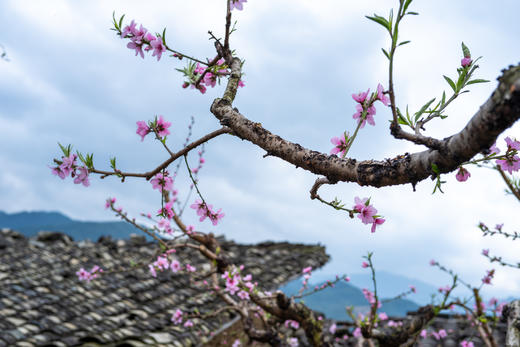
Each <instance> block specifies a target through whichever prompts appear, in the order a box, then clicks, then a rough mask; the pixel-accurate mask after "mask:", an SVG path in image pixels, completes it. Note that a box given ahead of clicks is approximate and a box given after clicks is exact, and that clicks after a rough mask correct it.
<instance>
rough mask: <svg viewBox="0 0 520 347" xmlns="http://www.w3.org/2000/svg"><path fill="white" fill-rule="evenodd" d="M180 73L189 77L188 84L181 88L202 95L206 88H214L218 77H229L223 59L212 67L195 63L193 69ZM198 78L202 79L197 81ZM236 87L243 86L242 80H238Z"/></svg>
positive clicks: (185, 83)
mask: <svg viewBox="0 0 520 347" xmlns="http://www.w3.org/2000/svg"><path fill="white" fill-rule="evenodd" d="M189 66H192V65H189ZM182 71H183V72H184V74H185V75H186V76H187V77H189V82H184V83H183V84H182V87H183V88H188V87H190V86H191V89H194V88H197V89H198V90H199V91H200V92H201V93H202V94H204V93H206V91H207V87H211V88H214V87H215V86H216V85H217V82H219V78H220V76H224V75H229V73H230V71H229V69H228V66H227V65H226V64H225V60H224V59H223V58H221V59H219V60H217V63H216V65H214V66H208V67H204V66H202V65H201V64H200V63H197V64H196V65H195V66H194V67H192V68H188V69H185V70H182ZM200 76H202V79H201V80H200V81H199V79H200V78H201V77H200ZM238 86H239V87H241V88H242V87H244V86H245V84H244V82H243V81H242V80H239V81H238Z"/></svg>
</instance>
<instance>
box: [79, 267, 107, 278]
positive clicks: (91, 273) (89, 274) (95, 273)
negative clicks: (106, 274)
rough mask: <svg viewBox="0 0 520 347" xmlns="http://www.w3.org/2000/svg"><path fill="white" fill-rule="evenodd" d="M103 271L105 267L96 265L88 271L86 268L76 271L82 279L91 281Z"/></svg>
mask: <svg viewBox="0 0 520 347" xmlns="http://www.w3.org/2000/svg"><path fill="white" fill-rule="evenodd" d="M102 272H103V269H102V268H100V267H99V266H97V265H95V266H94V267H92V269H91V270H90V271H87V270H85V269H84V268H81V269H79V271H77V272H76V276H78V278H79V280H80V281H87V282H90V281H92V280H93V279H95V278H97V277H98V275H99V274H100V273H102Z"/></svg>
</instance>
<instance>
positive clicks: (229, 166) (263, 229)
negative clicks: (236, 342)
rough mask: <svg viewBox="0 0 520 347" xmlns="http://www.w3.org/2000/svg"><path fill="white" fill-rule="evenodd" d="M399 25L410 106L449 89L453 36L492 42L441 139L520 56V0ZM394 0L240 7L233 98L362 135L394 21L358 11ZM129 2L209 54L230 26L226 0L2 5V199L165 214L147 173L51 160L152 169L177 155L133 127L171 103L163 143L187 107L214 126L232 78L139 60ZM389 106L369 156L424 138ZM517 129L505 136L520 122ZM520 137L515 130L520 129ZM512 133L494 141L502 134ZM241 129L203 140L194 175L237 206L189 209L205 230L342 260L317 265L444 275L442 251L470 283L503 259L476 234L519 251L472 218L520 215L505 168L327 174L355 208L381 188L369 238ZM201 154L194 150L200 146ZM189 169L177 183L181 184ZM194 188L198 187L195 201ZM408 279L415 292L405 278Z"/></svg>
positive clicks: (474, 46)
mask: <svg viewBox="0 0 520 347" xmlns="http://www.w3.org/2000/svg"><path fill="white" fill-rule="evenodd" d="M416 2H417V3H416V4H415V2H414V3H413V4H412V7H411V9H412V10H415V11H418V12H419V13H420V16H410V17H407V18H406V19H405V21H404V24H403V26H402V28H401V31H400V33H401V38H402V39H403V40H411V41H412V43H411V44H409V45H406V46H404V47H402V49H400V50H399V51H398V53H397V61H396V68H395V72H396V87H397V100H398V103H399V105H400V106H401V107H405V106H406V105H407V104H408V105H409V107H410V109H411V110H417V109H418V108H419V107H420V106H421V105H422V104H424V103H425V102H426V101H427V100H429V99H431V98H432V97H436V96H440V95H441V94H442V91H443V90H446V91H447V92H448V88H449V87H448V86H447V84H446V83H445V82H444V80H443V78H442V75H443V74H444V75H448V76H454V74H456V72H455V70H456V68H457V66H458V65H459V63H460V59H461V51H460V42H461V41H464V42H465V43H466V44H467V45H468V46H469V47H470V49H471V51H472V54H473V56H475V57H476V56H483V59H482V60H481V64H480V65H481V68H480V69H479V70H478V77H480V78H486V79H489V80H491V82H490V83H488V84H486V85H476V86H472V87H471V93H468V94H464V95H462V96H461V97H460V99H459V100H457V102H456V103H455V104H454V105H453V106H452V107H450V108H449V109H448V112H447V114H448V115H449V116H450V117H449V118H448V119H446V120H444V121H440V122H437V123H432V124H431V125H430V127H429V128H428V134H429V135H431V136H438V137H441V138H442V137H445V136H449V135H451V134H453V133H455V132H458V131H459V130H460V129H461V128H462V127H463V126H464V125H465V124H466V122H467V121H468V120H469V118H470V117H471V116H472V115H473V114H474V113H475V112H476V111H477V110H478V108H479V106H480V105H481V104H483V103H484V101H485V100H486V99H487V98H488V97H489V95H490V93H491V92H492V91H493V90H494V88H495V87H496V82H495V81H496V77H497V76H498V75H499V73H500V70H501V69H502V68H504V67H507V66H508V65H510V64H515V63H518V62H519V60H520V38H519V37H518V30H517V27H516V23H517V20H516V17H515V16H517V14H518V13H519V12H520V3H519V2H518V1H516V0H503V1H501V2H500V6H498V5H494V6H491V5H489V2H485V1H479V2H475V1H469V0H468V1H466V0H464V1H456V2H454V1H447V0H439V1H435V2H433V1H416ZM396 3H397V1H394V2H392V1H388V0H384V1H383V0H380V1H356V2H354V1H344V0H326V1H319V2H318V1H312V0H286V1H276V0H261V1H259V0H249V2H248V3H246V4H245V9H244V11H242V12H234V13H233V15H234V18H235V19H237V20H238V23H237V28H238V31H237V32H235V33H234V34H233V36H232V45H233V47H234V48H235V49H236V52H237V54H238V55H239V56H240V57H241V58H243V59H245V61H246V62H245V65H244V71H245V73H246V75H245V77H244V81H245V83H246V87H245V88H243V89H241V90H240V91H239V94H238V96H237V98H236V101H235V106H236V107H237V108H238V109H239V110H240V111H241V112H242V113H243V114H244V115H246V116H247V117H248V118H250V119H252V120H254V121H256V122H261V123H262V125H263V126H265V127H266V128H267V129H269V130H271V131H273V132H275V133H277V134H279V135H281V136H283V137H285V138H286V139H288V140H291V141H294V142H297V143H300V144H301V145H303V146H305V147H307V148H312V149H315V150H318V151H322V152H329V151H330V149H331V144H330V142H329V139H330V138H331V137H333V136H338V135H340V134H341V133H342V132H343V131H344V130H350V131H352V130H353V129H354V127H355V123H354V121H353V119H352V114H353V113H354V107H355V103H354V101H353V100H352V99H351V97H350V95H351V94H352V93H354V92H359V91H363V90H366V89H368V88H372V90H373V89H374V88H375V87H376V86H377V83H378V82H381V83H383V85H385V86H387V84H388V82H387V66H386V59H385V58H384V56H383V54H382V53H381V47H386V46H387V45H388V44H389V42H388V40H387V36H386V35H385V33H384V32H383V30H382V29H381V28H380V27H378V26H377V25H376V24H374V23H372V22H370V21H368V20H367V19H366V18H365V17H364V16H365V15H371V14H373V13H374V12H376V13H379V14H386V13H388V10H389V8H390V7H391V6H392V5H394V6H395V4H396ZM113 11H115V12H116V14H117V15H121V14H126V18H127V19H128V20H130V19H135V20H136V21H137V22H138V23H143V25H144V26H145V27H146V28H148V29H149V30H150V31H152V32H162V29H163V28H164V27H166V28H167V31H166V33H167V34H166V35H167V36H166V37H167V41H168V44H169V46H171V47H174V48H176V49H178V50H180V51H182V52H185V53H189V54H192V55H194V56H197V57H200V58H201V59H205V58H212V57H213V56H214V51H213V47H212V44H211V42H210V41H209V40H208V34H207V31H208V30H212V31H213V32H214V33H215V34H216V35H222V30H223V24H224V22H223V19H224V14H225V1H224V0H219V1H217V0H204V1H203V0H196V1H194V0H192V1H181V0H174V1H173V0H172V1H169V2H167V3H166V2H154V3H153V5H152V6H151V5H150V3H148V2H147V3H146V4H144V3H143V2H141V1H110V2H107V1H88V2H87V1H66V0H63V1H59V0H52V1H45V2H39V1H19V0H11V1H9V0H6V1H2V2H0V29H1V33H2V34H1V35H0V43H1V44H2V45H3V46H4V47H5V48H6V50H7V53H8V57H9V59H10V61H9V62H5V61H0V76H1V77H0V148H1V150H0V166H1V168H2V170H0V197H1V198H0V210H3V211H7V212H17V211H21V210H45V211H61V212H63V213H65V214H67V215H68V216H70V217H72V218H76V219H80V220H113V216H111V214H110V213H108V212H107V211H105V210H104V208H103V204H104V200H105V198H106V197H108V196H116V197H117V198H118V201H119V202H120V203H121V205H122V206H123V207H124V208H125V209H126V210H127V211H129V213H130V214H133V215H136V216H137V215H138V214H139V213H140V212H152V213H153V212H154V211H156V210H157V208H158V204H159V202H160V200H159V199H160V197H159V195H158V194H157V191H152V189H151V185H150V183H148V182H144V181H142V180H137V179H128V181H127V182H126V183H125V184H121V183H120V182H119V181H118V180H116V179H113V178H107V179H105V180H99V179H98V178H94V177H92V184H91V187H89V188H84V187H81V186H78V185H74V184H73V183H72V181H71V180H70V179H69V180H67V181H62V180H60V179H59V178H57V177H56V176H52V175H51V173H50V170H49V168H48V165H50V164H51V163H52V158H54V157H57V156H59V155H60V152H59V149H58V146H57V142H60V143H62V144H68V143H71V144H73V145H74V148H75V149H78V150H80V151H82V152H92V153H94V158H95V165H96V167H98V168H108V159H109V158H110V157H111V156H116V157H117V162H118V166H119V167H120V168H121V169H122V170H126V171H146V170H149V169H151V168H153V167H154V165H157V164H158V163H160V162H161V161H163V160H165V159H166V158H167V153H165V152H164V150H163V149H162V148H161V146H160V145H159V144H158V143H157V142H154V141H152V140H151V139H146V140H145V141H144V142H141V141H140V139H139V137H138V136H137V135H136V134H135V130H136V126H135V122H136V121H138V120H148V119H152V118H153V116H154V115H157V114H162V115H164V117H165V118H166V119H167V120H168V121H171V122H172V130H173V131H172V135H171V136H170V138H169V143H170V145H171V147H172V148H174V149H175V148H177V149H178V148H179V147H180V146H181V144H182V142H183V141H184V138H185V136H186V133H187V126H188V124H189V118H190V116H193V117H194V118H195V126H194V131H193V138H198V137H200V136H202V135H204V134H206V133H208V132H210V131H212V130H215V129H217V128H219V124H218V121H217V120H216V119H215V118H214V117H213V116H212V115H211V113H210V112H209V107H210V105H211V102H212V100H213V99H214V98H215V97H218V96H219V95H221V93H222V91H223V87H222V86H220V87H217V88H215V89H213V90H210V91H208V93H206V94H205V95H201V94H200V93H198V92H196V91H194V90H184V89H182V88H181V85H182V82H183V80H182V76H181V75H180V74H179V73H178V72H177V71H175V68H182V67H183V66H184V62H179V61H178V60H176V59H172V58H167V57H164V58H163V59H162V60H161V61H160V62H157V61H156V60H155V59H154V58H151V56H147V57H146V59H144V60H143V59H141V58H140V57H135V56H134V54H133V53H132V51H130V50H129V49H127V48H126V42H124V41H123V40H121V39H120V38H118V37H117V36H116V35H115V34H114V32H113V31H110V30H109V29H110V27H111V17H112V12H113ZM389 119H390V113H389V112H388V110H385V109H383V108H382V107H381V105H379V107H378V113H377V115H376V126H375V127H369V126H367V127H365V129H363V130H362V131H361V133H360V135H359V137H358V140H357V142H356V143H355V144H354V146H353V148H352V150H351V155H352V156H353V157H355V158H358V159H371V158H372V159H383V158H390V157H393V156H395V155H397V154H402V153H404V152H406V151H408V152H412V151H418V150H422V149H421V148H420V147H416V146H414V145H411V144H409V143H406V142H403V141H398V140H395V139H393V138H392V137H391V136H390V135H389V133H388V120H389ZM518 130H519V128H518V127H513V128H512V129H510V130H508V131H507V132H506V135H510V136H515V134H516V133H518ZM517 136H519V137H520V135H517ZM503 137H504V136H502V137H501V139H500V140H499V142H498V143H499V145H500V146H502V148H503V147H504V146H503V140H502V139H503ZM263 154H264V152H263V151H262V150H260V149H258V148H256V147H255V146H253V145H251V144H249V143H246V142H243V141H240V140H238V139H236V138H233V137H231V136H221V137H219V138H217V139H214V140H212V141H211V142H210V143H209V144H208V145H207V146H206V155H205V158H206V160H207V163H206V165H205V167H204V169H203V170H202V172H201V176H200V186H201V189H202V191H203V193H204V194H205V196H206V198H207V199H208V200H209V201H210V203H212V204H213V205H214V206H217V207H219V208H220V207H221V208H222V209H223V211H224V212H225V213H226V217H225V218H224V220H223V222H222V223H221V224H220V225H219V226H218V227H216V228H214V227H212V226H211V225H210V224H209V223H208V222H207V221H206V222H205V223H198V221H197V220H196V216H195V213H194V212H193V211H191V210H190V211H187V212H186V214H185V218H186V221H187V222H188V223H193V224H195V225H196V226H197V228H198V229H201V230H207V231H213V232H216V233H223V234H225V235H226V236H227V237H229V238H233V239H236V240H237V241H240V242H256V241H261V240H289V241H293V242H306V243H316V242H320V243H322V244H325V245H326V246H327V250H328V252H329V254H331V256H332V262H330V264H329V265H327V266H326V267H325V268H324V269H323V270H322V271H321V272H320V273H319V274H318V276H319V277H321V278H324V277H326V276H330V275H333V274H336V273H347V274H349V273H357V272H360V271H361V269H360V264H361V261H362V259H361V257H362V256H363V255H365V254H366V252H367V251H373V252H374V253H375V257H374V261H375V264H376V267H377V269H381V270H385V271H389V272H393V273H396V274H400V275H405V276H408V277H411V278H417V279H421V280H423V281H425V282H429V283H432V284H434V285H445V284H447V283H448V282H449V278H448V277H447V276H446V275H444V274H442V273H440V272H439V271H437V270H435V269H432V268H430V267H429V265H428V262H429V260H430V259H432V258H434V259H436V260H439V261H440V262H441V263H443V264H445V265H446V266H448V267H450V268H453V269H454V270H455V271H457V272H458V273H459V274H461V275H462V277H463V278H464V279H466V280H467V281H468V282H471V283H473V284H478V283H479V281H480V279H481V278H482V277H483V276H484V273H485V271H486V270H488V269H491V268H493V266H491V265H490V264H488V263H487V261H486V260H485V259H484V258H483V257H482V256H481V255H480V252H481V250H482V249H483V248H489V249H491V253H493V254H501V255H503V256H504V257H505V258H506V259H508V260H511V261H512V262H514V261H518V257H517V256H518V246H519V245H518V244H517V245H515V244H512V243H510V242H508V241H506V240H503V239H500V238H496V239H490V238H483V237H482V236H481V235H480V233H479V231H478V229H477V228H476V225H477V224H478V222H479V221H483V222H486V223H488V224H490V225H494V224H496V223H505V226H504V228H505V230H508V231H513V230H515V228H516V224H515V212H516V211H517V210H518V208H517V204H518V202H517V201H515V200H514V199H512V198H511V197H509V196H506V195H505V194H504V185H503V183H502V182H501V181H500V178H499V176H498V174H497V173H495V172H493V171H491V170H486V169H477V168H470V171H471V175H472V176H471V178H470V179H469V180H468V181H467V182H465V183H458V182H457V181H456V180H455V179H454V174H452V175H448V176H446V177H445V180H446V181H447V183H446V185H445V194H436V195H431V192H432V190H433V183H432V182H431V181H429V180H427V181H424V182H421V183H419V184H418V185H417V191H416V192H413V191H412V187H411V186H410V185H407V186H399V187H390V188H384V189H374V188H362V187H359V186H357V185H355V184H345V183H343V184H339V185H335V186H329V187H324V188H323V189H322V190H321V195H322V196H323V197H325V198H328V199H333V198H334V197H335V196H337V197H339V198H341V199H343V200H344V201H346V202H347V204H348V205H350V204H351V203H352V202H353V200H354V197H355V196H360V197H369V196H370V197H371V198H372V202H373V203H374V205H375V207H376V208H377V209H378V211H379V213H380V214H382V215H384V216H385V218H386V220H387V221H386V223H385V224H384V225H383V226H382V227H381V228H380V230H379V231H378V232H377V233H375V234H371V233H370V231H369V228H368V227H366V226H364V225H362V224H361V223H360V222H359V220H357V219H355V220H351V219H349V218H348V216H346V215H345V214H342V213H339V212H337V211H334V210H332V209H331V208H329V207H327V206H325V205H322V204H320V203H318V202H316V201H311V200H310V199H309V189H310V187H311V186H312V183H313V182H314V180H315V178H316V177H314V176H313V175H312V174H310V173H308V172H305V171H303V170H301V169H296V168H294V167H293V166H291V165H288V164H286V163H284V162H282V161H281V160H279V159H276V158H271V157H268V158H263V157H262V156H263ZM191 160H192V161H193V163H195V161H196V158H195V156H192V158H191ZM186 182H187V181H186V176H185V173H184V172H181V174H180V177H179V179H178V181H177V183H176V184H177V187H178V189H179V190H180V194H181V196H182V195H183V194H184V196H185V194H186V192H187V189H186V188H187V187H188V185H187V183H186ZM192 199H193V198H192ZM404 289H405V288H404ZM519 290H520V271H514V270H506V269H499V270H498V273H497V275H496V278H495V280H494V286H493V287H490V288H486V294H487V295H492V294H494V295H500V296H507V295H513V294H514V293H518V291H519Z"/></svg>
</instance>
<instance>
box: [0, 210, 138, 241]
mask: <svg viewBox="0 0 520 347" xmlns="http://www.w3.org/2000/svg"><path fill="white" fill-rule="evenodd" d="M0 228H11V229H14V230H16V231H18V232H20V233H22V234H23V235H24V236H27V237H30V236H34V235H36V234H37V233H38V232H39V231H42V230H45V231H59V232H62V233H64V234H67V235H69V236H71V237H72V238H73V239H74V240H75V241H82V240H87V239H88V240H92V241H97V239H98V238H99V237H100V236H106V235H110V236H112V238H114V239H127V238H129V237H130V234H140V233H141V232H140V231H139V230H138V229H136V228H135V227H134V226H132V225H130V224H128V223H125V222H82V221H76V220H73V219H71V218H69V217H67V216H65V215H63V214H61V213H59V212H18V213H12V214H10V213H5V212H1V211H0ZM141 234H142V233H141Z"/></svg>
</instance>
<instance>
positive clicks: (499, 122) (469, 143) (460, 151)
mask: <svg viewBox="0 0 520 347" xmlns="http://www.w3.org/2000/svg"><path fill="white" fill-rule="evenodd" d="M240 68H241V67H240V60H239V59H238V58H234V59H233V63H232V65H231V69H232V77H231V78H230V79H229V81H228V85H227V88H226V91H225V93H224V97H223V98H222V99H216V100H215V101H214V102H213V104H212V105H211V112H212V113H213V114H214V115H215V117H217V118H218V119H219V120H220V122H221V124H222V125H224V126H227V127H229V128H231V129H232V130H233V133H234V135H236V136H238V137H240V138H241V139H244V140H248V141H250V142H252V143H254V144H256V145H257V146H259V147H261V148H262V149H264V150H266V151H267V153H268V154H269V155H272V156H276V157H279V158H281V159H283V160H285V161H287V162H289V163H292V164H294V165H296V166H297V167H301V168H303V169H305V170H308V171H310V172H312V173H315V174H317V175H323V176H325V177H327V178H328V180H329V181H330V182H332V183H335V182H338V181H343V182H356V183H358V184H360V185H363V186H364V185H369V186H374V187H383V186H391V185H398V184H406V183H412V184H415V183H417V182H419V181H422V180H424V179H426V178H428V177H429V176H431V175H433V171H432V164H436V165H437V167H438V168H439V170H440V172H441V173H447V172H451V171H453V170H455V169H457V168H458V166H459V165H460V164H462V163H464V162H465V161H468V160H469V159H471V158H473V157H474V156H475V155H476V154H478V153H480V152H482V151H485V150H487V149H488V148H489V147H490V146H491V145H492V144H493V143H494V142H495V140H496V138H497V136H498V135H499V134H501V133H502V132H503V131H504V130H506V129H507V128H509V127H511V126H512V125H513V124H514V123H515V122H516V121H517V120H518V118H520V65H517V66H511V67H509V68H508V69H506V70H504V71H503V75H502V76H501V77H499V79H498V80H499V84H498V87H497V89H496V90H495V91H494V92H493V94H492V95H491V97H490V98H489V99H488V100H487V101H486V102H485V103H484V105H482V106H481V108H480V110H479V111H478V112H477V113H476V114H475V115H474V116H473V117H472V118H471V120H470V121H469V122H468V124H467V125H466V126H465V127H464V129H462V130H461V131H460V132H459V133H457V134H454V135H452V136H450V137H447V138H445V139H444V140H442V141H441V144H440V149H439V150H432V149H429V150H426V151H423V152H417V153H413V154H406V155H404V156H397V157H396V158H393V159H386V160H383V161H376V160H365V161H357V160H355V159H349V158H345V159H341V158H339V157H337V156H335V155H327V154H324V153H320V152H316V151H312V150H309V149H306V148H304V147H302V146H300V145H299V144H297V143H292V142H290V141H287V140H285V139H283V138H281V137H280V136H277V135H275V134H273V133H271V132H269V131H268V130H267V129H265V128H263V127H262V125H261V124H260V123H255V122H252V121H250V120H249V119H247V118H245V117H244V116H243V115H242V114H241V113H240V112H239V111H238V109H236V108H233V107H232V102H233V100H234V97H235V93H236V88H237V84H238V79H239V78H240V77H239V76H240Z"/></svg>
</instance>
